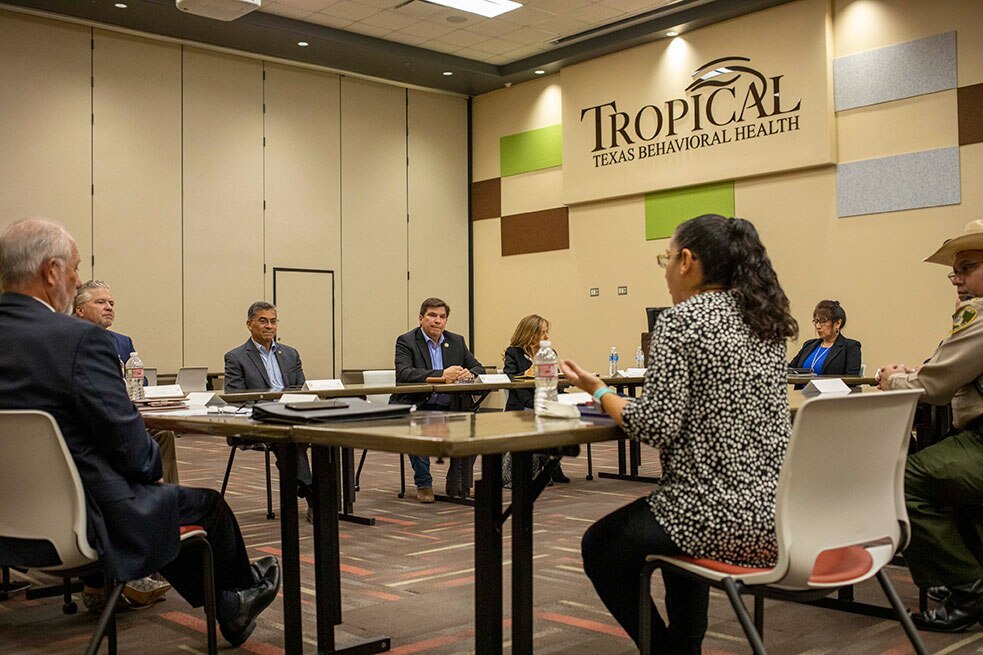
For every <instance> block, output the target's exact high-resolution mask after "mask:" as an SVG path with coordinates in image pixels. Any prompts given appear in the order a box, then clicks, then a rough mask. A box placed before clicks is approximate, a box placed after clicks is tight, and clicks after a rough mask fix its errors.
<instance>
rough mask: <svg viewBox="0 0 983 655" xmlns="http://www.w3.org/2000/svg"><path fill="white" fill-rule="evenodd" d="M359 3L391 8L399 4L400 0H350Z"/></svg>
mask: <svg viewBox="0 0 983 655" xmlns="http://www.w3.org/2000/svg"><path fill="white" fill-rule="evenodd" d="M352 2H356V3H358V4H360V5H365V6H366V7H372V8H373V9H392V8H393V7H395V6H396V5H398V4H400V3H401V2H402V0H352Z"/></svg>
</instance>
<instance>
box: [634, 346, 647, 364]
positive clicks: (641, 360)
mask: <svg viewBox="0 0 983 655" xmlns="http://www.w3.org/2000/svg"><path fill="white" fill-rule="evenodd" d="M635 368H645V353H644V352H642V347H641V346H639V347H638V348H636V349H635Z"/></svg>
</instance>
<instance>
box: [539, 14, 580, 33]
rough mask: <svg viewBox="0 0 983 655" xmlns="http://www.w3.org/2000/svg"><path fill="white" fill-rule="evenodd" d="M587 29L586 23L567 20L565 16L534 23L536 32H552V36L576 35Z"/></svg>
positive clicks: (571, 19)
mask: <svg viewBox="0 0 983 655" xmlns="http://www.w3.org/2000/svg"><path fill="white" fill-rule="evenodd" d="M588 28H590V25H589V24H588V23H585V22H584V21H581V20H577V19H575V18H568V17H566V16H555V17H553V18H551V19H549V20H545V21H543V22H542V23H536V29H537V30H543V31H544V32H553V33H554V34H576V33H577V32H583V31H584V30H586V29H588Z"/></svg>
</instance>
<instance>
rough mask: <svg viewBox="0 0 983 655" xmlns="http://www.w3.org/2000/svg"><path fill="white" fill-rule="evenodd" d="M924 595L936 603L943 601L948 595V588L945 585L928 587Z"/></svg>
mask: <svg viewBox="0 0 983 655" xmlns="http://www.w3.org/2000/svg"><path fill="white" fill-rule="evenodd" d="M925 595H926V596H928V597H929V598H930V599H932V600H934V601H935V602H936V603H944V602H945V599H946V598H948V597H949V588H948V587H946V586H945V585H939V586H938V587H929V588H928V589H926V590H925Z"/></svg>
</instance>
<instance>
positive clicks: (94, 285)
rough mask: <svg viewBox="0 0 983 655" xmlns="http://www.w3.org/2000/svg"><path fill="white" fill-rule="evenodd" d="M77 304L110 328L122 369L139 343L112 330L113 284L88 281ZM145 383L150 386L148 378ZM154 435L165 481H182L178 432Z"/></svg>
mask: <svg viewBox="0 0 983 655" xmlns="http://www.w3.org/2000/svg"><path fill="white" fill-rule="evenodd" d="M73 306H74V313H75V316H77V317H79V318H81V319H84V320H86V321H88V322H89V323H93V324H95V325H98V326H99V327H101V328H105V329H106V332H108V333H109V336H111V337H112V338H113V343H114V344H115V345H116V355H117V357H118V358H119V363H120V367H121V368H122V367H123V366H124V365H125V364H126V360H127V359H129V358H130V353H134V352H136V346H134V345H133V339H131V338H130V337H128V336H126V335H125V334H120V333H119V332H113V331H112V330H110V329H109V328H111V327H112V326H113V321H115V320H116V301H115V300H114V299H113V291H112V289H110V288H109V285H108V284H106V283H105V282H103V281H102V280H89V281H88V282H84V283H83V284H82V286H81V287H79V290H78V293H76V294H75V302H74V305H73ZM143 384H144V386H146V385H147V379H146V378H144V380H143ZM150 436H151V437H152V438H153V440H154V441H156V442H157V445H158V446H159V447H160V458H161V460H162V461H163V462H164V482H168V483H170V484H180V483H181V480H180V477H179V475H178V469H177V447H176V446H175V444H174V439H175V438H176V437H177V435H176V434H174V432H173V431H172V430H156V431H154V432H152V433H151V434H150Z"/></svg>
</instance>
